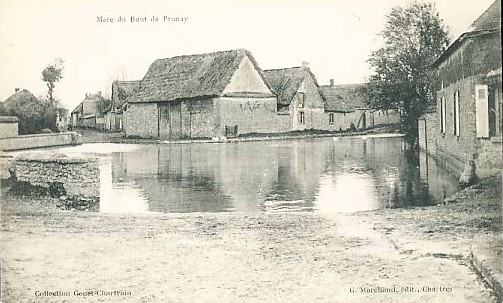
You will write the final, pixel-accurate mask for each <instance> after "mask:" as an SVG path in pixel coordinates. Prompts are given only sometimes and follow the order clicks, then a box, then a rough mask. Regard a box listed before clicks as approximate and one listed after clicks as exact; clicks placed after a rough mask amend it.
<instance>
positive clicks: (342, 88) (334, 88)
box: [320, 84, 366, 113]
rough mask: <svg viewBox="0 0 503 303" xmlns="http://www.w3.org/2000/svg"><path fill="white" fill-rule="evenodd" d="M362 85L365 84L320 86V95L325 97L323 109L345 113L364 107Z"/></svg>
mask: <svg viewBox="0 0 503 303" xmlns="http://www.w3.org/2000/svg"><path fill="white" fill-rule="evenodd" d="M364 87H365V84H344V85H322V86H320V92H321V95H322V96H324V97H325V110H326V111H334V112H346V113H347V112H353V111H355V110H357V109H359V108H366V105H365V95H364V92H363V88H364Z"/></svg>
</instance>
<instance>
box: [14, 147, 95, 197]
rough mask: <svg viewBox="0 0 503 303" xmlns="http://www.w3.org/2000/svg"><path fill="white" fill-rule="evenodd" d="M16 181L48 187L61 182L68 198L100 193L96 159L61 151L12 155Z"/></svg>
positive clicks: (93, 195) (92, 195) (91, 195)
mask: <svg viewBox="0 0 503 303" xmlns="http://www.w3.org/2000/svg"><path fill="white" fill-rule="evenodd" d="M14 170H15V176H16V179H17V182H27V183H29V184H30V185H32V186H38V187H42V188H47V189H49V188H50V187H51V186H53V185H55V184H61V185H62V186H63V188H64V190H65V192H64V195H66V196H68V197H69V198H74V197H88V198H97V197H99V194H100V179H99V176H100V174H99V166H98V159H97V158H70V157H66V156H65V155H62V154H51V155H45V154H23V155H20V156H17V157H16V158H15V165H14Z"/></svg>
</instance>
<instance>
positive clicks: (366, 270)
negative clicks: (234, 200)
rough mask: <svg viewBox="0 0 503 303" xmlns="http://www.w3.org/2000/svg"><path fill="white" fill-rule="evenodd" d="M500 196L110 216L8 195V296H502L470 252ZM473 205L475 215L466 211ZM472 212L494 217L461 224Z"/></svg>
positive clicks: (455, 298)
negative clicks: (416, 204)
mask: <svg viewBox="0 0 503 303" xmlns="http://www.w3.org/2000/svg"><path fill="white" fill-rule="evenodd" d="M479 194H480V193H479ZM493 198H494V197H493V195H492V194H490V196H489V197H486V204H485V205H484V207H481V206H480V205H479V206H477V205H475V206H473V205H472V204H470V203H471V202H467V201H468V200H466V199H465V202H463V201H457V203H455V204H452V205H447V206H438V207H430V208H425V209H415V210H387V211H381V212H369V213H359V214H355V215H340V214H334V215H333V216H330V217H320V216H319V215H316V214H313V213H285V214H154V215H135V216H130V215H109V214H108V215H107V214H97V213H84V212H80V213H78V212H70V211H58V210H55V209H54V207H53V205H54V203H53V202H54V201H51V200H47V199H44V200H39V199H34V198H30V199H22V198H16V197H9V196H4V197H3V202H2V239H1V242H2V252H3V254H2V285H1V286H2V292H3V293H2V296H3V298H2V299H3V302H289V303H290V302H344V303H346V302H456V303H458V302H471V303H477V302H496V301H497V300H496V297H495V296H494V294H493V293H492V292H491V289H490V288H488V287H487V285H485V284H484V283H483V282H482V281H481V280H480V278H479V277H478V276H477V275H476V274H475V272H474V270H473V268H472V267H471V265H470V264H469V261H468V259H467V258H466V256H467V254H466V253H467V251H469V246H470V243H471V242H472V241H473V238H474V237H475V236H477V235H482V234H488V233H494V230H492V231H491V229H498V228H500V227H501V221H499V222H498V218H497V215H493V214H494V209H497V208H498V207H499V209H500V210H501V205H500V204H498V203H496V202H494V201H497V200H495V199H493ZM491 199H492V200H491ZM470 201H471V200H470ZM487 201H489V202H487ZM490 201H493V202H490ZM466 203H468V204H466ZM487 203H492V204H491V205H492V206H487ZM468 210H469V213H470V214H471V215H472V216H470V217H466V216H464V215H463V213H467V211H468ZM473 216H475V217H473ZM435 218H436V219H435ZM438 218H443V219H442V220H441V221H440V222H441V223H439V221H438ZM472 218H479V219H480V220H486V221H487V222H490V224H489V225H487V224H486V225H480V226H477V225H476V224H472V225H470V226H468V225H466V224H465V223H466V220H472ZM463 220H465V221H463ZM480 220H479V221H480ZM421 224H423V226H422V227H421V226H420V225H421ZM442 226H446V227H448V228H447V229H446V230H442ZM487 226H489V228H487ZM444 229H445V228H444Z"/></svg>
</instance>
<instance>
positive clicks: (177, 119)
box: [169, 102, 182, 139]
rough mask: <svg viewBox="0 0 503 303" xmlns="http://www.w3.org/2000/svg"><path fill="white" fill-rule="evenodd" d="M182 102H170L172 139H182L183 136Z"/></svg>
mask: <svg viewBox="0 0 503 303" xmlns="http://www.w3.org/2000/svg"><path fill="white" fill-rule="evenodd" d="M180 105H181V103H180V102H171V103H170V108H169V110H170V118H171V119H170V124H169V126H170V139H180V138H181V137H182V111H181V107H180Z"/></svg>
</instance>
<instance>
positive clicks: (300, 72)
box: [264, 62, 324, 131]
mask: <svg viewBox="0 0 503 303" xmlns="http://www.w3.org/2000/svg"><path fill="white" fill-rule="evenodd" d="M264 75H265V78H266V80H267V81H268V82H269V83H270V84H271V86H272V88H273V89H274V91H275V92H276V94H277V98H278V104H277V107H278V114H280V115H282V114H283V115H289V119H288V124H287V125H288V128H287V129H282V131H296V130H305V129H323V128H324V127H323V125H324V123H323V122H324V121H323V113H324V101H323V97H322V96H321V95H320V92H319V87H318V82H317V81H316V77H315V76H314V75H313V73H312V72H311V71H310V69H309V66H308V64H307V62H303V64H302V66H300V67H292V68H283V69H272V70H266V71H264ZM279 119H281V118H278V120H279ZM283 119H284V118H283ZM283 123H284V122H283ZM283 123H282V124H283ZM283 126H284V125H283Z"/></svg>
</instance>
